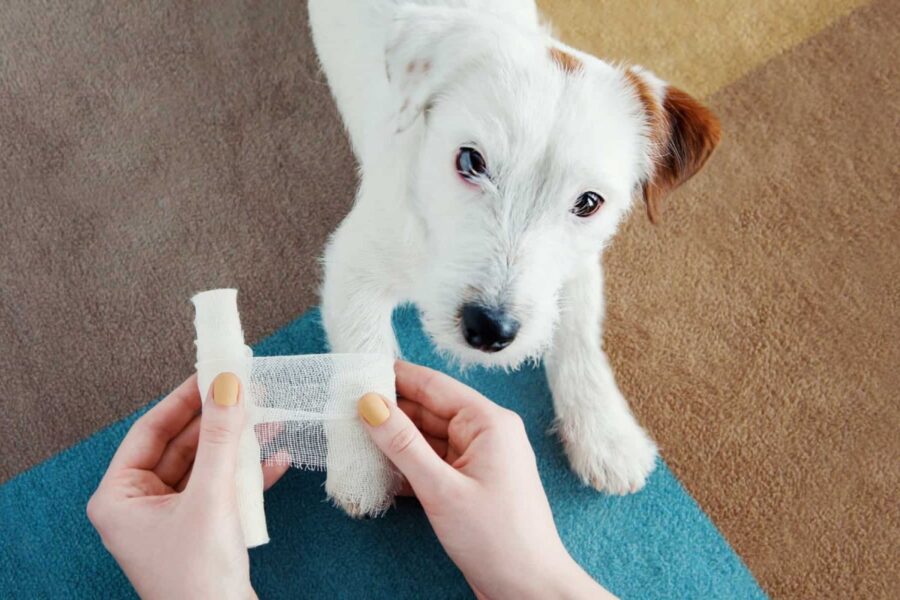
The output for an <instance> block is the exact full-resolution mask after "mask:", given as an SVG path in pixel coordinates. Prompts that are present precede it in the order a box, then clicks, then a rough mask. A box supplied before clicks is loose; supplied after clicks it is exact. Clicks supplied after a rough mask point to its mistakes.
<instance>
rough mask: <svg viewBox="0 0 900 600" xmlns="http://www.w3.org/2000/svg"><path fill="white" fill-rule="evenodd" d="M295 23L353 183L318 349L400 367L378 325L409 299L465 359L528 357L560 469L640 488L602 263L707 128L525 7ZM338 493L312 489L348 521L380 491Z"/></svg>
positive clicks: (704, 147) (648, 77) (696, 150)
mask: <svg viewBox="0 0 900 600" xmlns="http://www.w3.org/2000/svg"><path fill="white" fill-rule="evenodd" d="M309 12H310V23H311V27H312V33H313V39H314V42H315V45H316V49H317V51H318V54H319V59H320V60H321V63H322V66H323V68H324V71H325V74H326V76H327V78H328V82H329V84H330V86H331V89H332V92H333V94H334V97H335V99H336V101H337V106H338V109H339V110H340V113H341V115H342V117H343V120H344V123H345V125H346V128H347V130H348V132H349V135H350V141H351V144H352V147H353V151H354V153H355V155H356V158H357V159H358V161H359V164H360V170H361V176H362V180H361V185H360V188H359V191H358V192H357V194H356V202H355V205H354V207H353V210H352V211H351V212H350V214H349V215H348V216H347V217H346V219H344V221H343V223H342V224H341V226H340V227H339V228H338V229H337V231H335V233H334V235H333V237H332V238H331V241H330V243H329V245H328V247H327V250H326V252H325V282H324V286H323V289H322V317H323V322H324V327H325V331H326V333H327V336H328V341H329V343H330V344H331V347H332V350H334V351H336V352H360V351H365V352H381V353H393V354H395V355H397V354H398V347H397V342H396V339H395V337H394V332H393V329H392V326H391V314H392V312H393V309H394V308H395V307H396V306H397V305H398V304H401V303H404V302H413V303H414V304H416V305H417V306H418V308H419V310H420V312H421V315H422V323H423V327H424V329H425V330H426V332H427V333H428V334H429V335H430V336H431V338H432V339H433V341H434V343H435V344H436V346H437V347H438V348H439V349H441V350H443V351H445V352H447V353H449V354H450V355H451V356H453V357H455V358H456V359H457V360H459V361H460V362H461V363H480V364H485V365H496V366H500V367H504V368H512V367H515V366H517V365H519V364H520V363H522V362H523V361H526V360H539V359H541V358H543V359H544V363H545V365H546V370H547V375H548V379H549V383H550V387H551V389H552V392H553V402H554V407H555V410H556V417H557V429H558V432H559V435H560V437H561V439H562V442H563V444H564V446H565V450H566V453H567V455H568V457H569V461H570V463H571V465H572V468H573V469H574V471H575V472H576V473H577V474H578V476H579V477H580V478H581V479H582V480H583V481H584V482H585V483H586V484H588V485H591V486H593V487H595V488H597V489H600V490H606V491H608V492H611V493H614V494H626V493H629V492H634V491H636V490H639V489H640V488H641V487H642V486H643V485H644V482H645V480H646V478H647V476H648V475H649V474H650V472H651V471H652V470H653V467H654V464H655V457H656V447H655V445H654V443H653V441H652V440H651V439H650V438H649V437H648V436H647V434H646V433H645V432H644V430H643V429H642V428H641V426H640V425H638V423H637V422H636V420H635V418H634V416H633V415H632V413H631V411H630V410H629V407H628V404H627V403H626V401H625V399H624V398H623V396H622V393H621V392H620V391H619V389H618V387H617V385H616V382H615V379H614V376H613V372H612V369H611V368H610V365H609V361H608V360H607V358H606V355H605V354H604V353H603V350H602V348H601V330H600V324H601V320H602V317H603V298H602V286H603V279H602V273H601V267H600V260H599V257H600V254H601V252H602V251H603V249H604V247H605V246H606V244H607V243H608V242H609V240H610V239H611V237H612V235H613V234H614V233H615V231H616V228H617V227H618V225H619V222H620V221H621V220H622V217H623V216H624V215H625V214H626V213H627V212H628V210H629V208H630V207H631V206H632V203H633V201H634V199H635V198H636V197H643V199H644V201H645V202H646V205H647V208H648V211H649V213H650V216H651V218H655V216H656V215H657V211H658V203H659V199H660V197H661V196H662V195H664V194H665V193H666V192H667V191H669V190H670V189H672V188H674V187H675V186H677V185H679V184H680V183H681V182H683V181H684V180H686V179H687V178H689V177H690V176H692V175H693V174H694V173H695V172H696V171H697V170H698V169H700V167H702V166H703V164H704V162H705V161H706V159H707V158H708V157H709V155H710V153H711V152H712V150H713V148H714V147H715V146H716V144H717V143H718V138H719V126H718V122H717V121H716V119H715V117H714V116H713V115H712V114H711V113H710V112H709V111H708V110H707V109H706V108H704V107H703V106H701V105H700V104H699V103H698V102H696V101H695V100H694V99H692V98H691V97H690V96H688V95H687V94H685V93H684V92H682V91H680V90H678V89H676V88H673V87H670V86H668V85H666V84H665V83H664V82H662V81H661V80H659V79H657V78H656V77H655V76H653V75H652V74H650V73H648V72H646V71H644V70H643V69H640V68H626V67H621V66H616V65H611V64H608V63H606V62H603V61H601V60H599V59H597V58H594V57H592V56H590V55H587V54H584V53H582V52H579V51H577V50H574V49H572V48H569V47H567V46H565V45H564V44H562V43H560V42H559V41H557V40H555V39H553V38H552V37H551V36H550V35H549V34H548V33H547V32H546V31H545V30H544V29H543V28H542V27H541V25H540V23H539V19H538V14H537V9H536V8H535V5H534V3H533V2H532V1H531V0H518V1H517V0H503V1H500V0H492V1H490V2H478V1H476V0H432V1H427V0H419V1H414V0H407V1H403V0H394V1H391V0H310V3H309ZM611 25H614V24H611ZM330 443H331V442H330ZM360 468H365V465H361V466H360ZM346 481H352V478H351V479H347V480H346ZM346 481H344V478H342V477H341V476H340V475H339V474H332V472H329V474H328V481H327V484H326V488H327V490H328V492H329V494H330V495H331V496H332V498H334V499H335V500H336V501H337V502H338V503H339V504H342V505H343V506H344V508H345V509H347V510H348V511H349V512H351V513H352V514H366V513H371V512H377V511H379V510H382V509H383V508H384V507H385V506H386V502H389V500H390V491H391V490H390V482H385V484H384V494H383V495H382V497H381V498H372V499H371V502H363V503H359V502H358V501H348V500H346V499H347V498H351V497H353V494H352V493H350V492H352V490H347V489H344V488H345V487H346V486H347V485H350V484H348V483H346Z"/></svg>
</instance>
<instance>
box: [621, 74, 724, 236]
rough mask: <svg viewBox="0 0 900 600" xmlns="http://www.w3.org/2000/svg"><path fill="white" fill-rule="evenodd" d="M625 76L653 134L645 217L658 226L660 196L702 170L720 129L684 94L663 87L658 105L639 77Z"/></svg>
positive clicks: (700, 105)
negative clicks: (661, 97) (635, 93)
mask: <svg viewBox="0 0 900 600" xmlns="http://www.w3.org/2000/svg"><path fill="white" fill-rule="evenodd" d="M625 76H626V78H627V79H628V81H629V83H631V85H632V86H633V87H634V88H635V91H636V92H637V95H638V99H640V101H641V103H642V104H643V105H644V110H645V111H646V112H647V119H648V125H649V126H650V128H651V131H652V132H653V133H652V134H651V140H650V143H651V147H652V148H653V150H652V152H653V155H654V165H653V173H652V174H651V176H650V179H649V180H648V181H646V182H644V184H643V194H644V202H645V203H646V205H647V216H649V217H650V221H651V222H652V223H658V222H659V216H660V212H661V211H660V202H661V200H662V198H663V196H665V195H666V194H667V193H669V192H670V191H672V190H673V189H675V188H676V187H678V186H679V185H681V184H682V183H684V182H685V181H687V180H688V179H690V178H691V177H693V176H694V174H695V173H697V171H699V170H700V169H701V168H703V165H704V164H706V161H707V160H708V159H709V157H710V155H712V152H713V150H715V148H716V146H717V145H718V144H719V140H720V139H721V137H722V130H721V126H720V125H719V120H718V119H717V118H716V116H715V115H714V114H713V113H712V111H710V110H709V109H708V108H706V107H705V106H703V105H702V104H700V103H699V102H698V101H697V100H695V99H694V98H692V97H691V96H690V95H688V94H687V93H685V92H683V91H681V90H679V89H678V88H675V87H666V88H665V94H666V95H665V98H664V99H663V102H662V106H660V105H659V103H658V102H657V100H656V98H655V97H654V95H653V93H652V91H651V90H650V86H649V85H648V84H647V83H646V82H645V81H644V80H643V79H642V78H641V77H640V75H638V74H637V73H634V72H633V71H631V70H628V71H626V72H625Z"/></svg>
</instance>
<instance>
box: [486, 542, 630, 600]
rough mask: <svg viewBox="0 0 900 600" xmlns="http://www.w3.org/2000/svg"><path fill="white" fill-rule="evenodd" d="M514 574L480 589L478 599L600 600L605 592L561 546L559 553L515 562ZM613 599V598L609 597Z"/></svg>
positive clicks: (545, 553)
mask: <svg viewBox="0 0 900 600" xmlns="http://www.w3.org/2000/svg"><path fill="white" fill-rule="evenodd" d="M516 562H517V565H516V568H515V571H514V572H512V573H509V574H508V576H506V577H503V578H502V580H498V579H495V580H494V585H489V586H486V587H487V589H483V590H481V592H482V593H479V594H478V596H479V598H489V599H491V600H503V599H506V598H516V599H517V600H518V599H525V600H530V599H535V600H543V599H544V598H571V599H573V600H574V599H579V598H597V597H604V598H605V597H606V596H599V594H600V593H602V592H605V590H604V589H603V588H602V587H600V586H599V584H597V582H595V581H594V580H593V579H592V578H591V576H590V575H588V574H587V573H586V572H585V571H584V569H582V568H581V566H580V565H579V564H578V563H577V562H575V560H574V559H573V558H572V557H571V555H569V553H568V551H567V550H566V549H565V548H564V547H563V546H562V544H560V547H559V549H558V550H556V551H550V552H541V553H540V555H539V556H535V557H534V558H533V560H523V561H516ZM609 597H612V596H609Z"/></svg>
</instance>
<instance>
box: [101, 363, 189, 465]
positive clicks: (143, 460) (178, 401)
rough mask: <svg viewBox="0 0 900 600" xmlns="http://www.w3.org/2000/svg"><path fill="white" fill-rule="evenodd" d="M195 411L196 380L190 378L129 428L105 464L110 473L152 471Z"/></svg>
mask: <svg viewBox="0 0 900 600" xmlns="http://www.w3.org/2000/svg"><path fill="white" fill-rule="evenodd" d="M198 410H200V392H199V390H197V376H196V375H191V376H190V377H189V378H188V379H187V381H185V382H184V383H182V384H181V385H179V386H178V387H177V388H175V390H174V391H173V392H172V393H171V394H169V395H168V396H166V397H165V398H163V399H162V400H161V401H160V402H159V403H158V404H157V405H156V406H154V407H153V408H151V409H150V410H149V411H148V412H147V414H145V415H144V416H143V417H141V418H140V419H138V420H137V422H135V424H134V425H132V426H131V429H130V430H129V431H128V434H127V435H126V436H125V439H124V440H123V441H122V444H121V445H120V446H119V449H118V450H117V451H116V454H115V456H113V459H112V461H111V462H110V464H109V468H110V470H111V471H112V470H118V469H127V468H133V469H152V468H153V467H155V466H156V463H158V462H159V459H160V457H161V456H162V454H163V451H164V450H165V449H166V446H167V445H168V443H169V441H170V440H171V439H172V438H174V437H175V436H176V435H178V434H179V433H180V432H181V430H182V429H184V427H185V425H187V424H188V423H190V421H191V419H193V418H194V416H195V415H196V414H197V411H198Z"/></svg>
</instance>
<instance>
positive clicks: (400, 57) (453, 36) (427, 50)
mask: <svg viewBox="0 0 900 600" xmlns="http://www.w3.org/2000/svg"><path fill="white" fill-rule="evenodd" d="M483 21H484V19H477V18H476V15H474V14H472V13H471V11H464V10H463V11H461V10H459V9H455V10H451V9H448V8H445V7H430V6H403V7H400V8H398V9H397V11H396V13H395V15H394V22H393V24H392V27H391V30H390V33H389V36H388V43H387V48H386V51H385V62H386V68H387V77H388V81H389V83H390V87H391V89H392V90H393V92H394V95H395V98H396V100H397V112H398V123H397V131H403V130H404V129H406V128H408V127H409V126H410V125H412V124H413V123H414V122H415V120H416V119H417V118H418V117H419V115H421V114H422V113H424V112H425V111H427V109H428V108H429V106H430V105H431V103H432V101H433V100H434V98H435V96H437V95H438V94H439V93H440V92H441V90H442V89H443V88H444V87H445V86H446V85H448V84H449V83H450V82H451V81H452V79H453V78H454V77H455V76H456V75H457V74H458V73H460V72H461V71H462V69H463V68H464V67H466V66H467V65H470V64H471V63H473V62H475V61H477V60H478V59H479V57H481V56H484V55H485V53H486V52H489V51H490V50H489V49H490V48H491V47H494V46H496V41H492V40H491V39H490V38H489V36H487V35H486V31H485V25H484V23H483Z"/></svg>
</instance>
